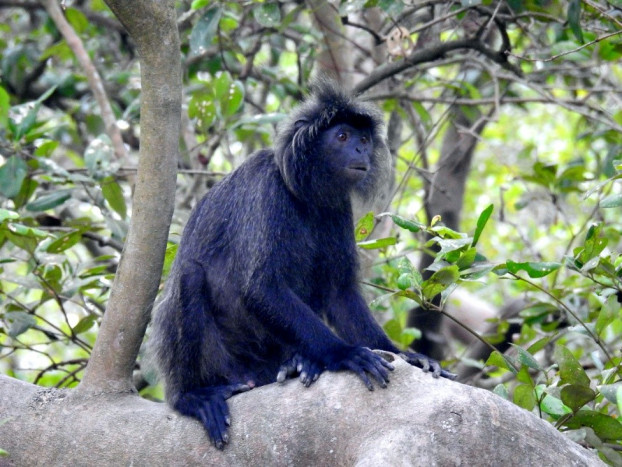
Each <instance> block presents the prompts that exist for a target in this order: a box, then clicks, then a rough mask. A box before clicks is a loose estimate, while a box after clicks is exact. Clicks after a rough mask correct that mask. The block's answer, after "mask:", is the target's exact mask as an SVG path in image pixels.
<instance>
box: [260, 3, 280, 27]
mask: <svg viewBox="0 0 622 467" xmlns="http://www.w3.org/2000/svg"><path fill="white" fill-rule="evenodd" d="M253 16H254V18H255V20H256V21H257V22H258V23H259V24H260V25H262V26H263V27H264V28H275V27H277V26H278V25H279V24H280V23H281V10H280V9H279V4H278V3H261V4H259V5H258V6H255V7H254V8H253Z"/></svg>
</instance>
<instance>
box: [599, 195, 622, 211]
mask: <svg viewBox="0 0 622 467" xmlns="http://www.w3.org/2000/svg"><path fill="white" fill-rule="evenodd" d="M599 206H600V207H601V208H619V207H620V206H622V194H617V195H610V196H607V197H606V198H604V199H602V200H601V201H600V203H599Z"/></svg>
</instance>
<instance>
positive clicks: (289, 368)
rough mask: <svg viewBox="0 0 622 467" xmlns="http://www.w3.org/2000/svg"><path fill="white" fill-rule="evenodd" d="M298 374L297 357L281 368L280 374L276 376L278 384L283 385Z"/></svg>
mask: <svg viewBox="0 0 622 467" xmlns="http://www.w3.org/2000/svg"><path fill="white" fill-rule="evenodd" d="M297 372H298V362H297V359H296V356H294V357H293V358H291V359H290V360H288V361H286V362H285V363H283V364H282V365H281V367H280V368H279V372H278V373H277V375H276V381H277V383H283V382H285V380H286V379H287V378H290V377H292V376H294V375H295V374H296V373H297Z"/></svg>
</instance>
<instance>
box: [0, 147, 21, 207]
mask: <svg viewBox="0 0 622 467" xmlns="http://www.w3.org/2000/svg"><path fill="white" fill-rule="evenodd" d="M26 175H28V165H27V164H26V162H24V161H23V160H22V159H21V158H19V157H17V156H11V157H9V159H8V160H7V161H6V162H5V163H4V165H3V166H2V167H0V193H2V194H3V195H4V196H5V197H7V198H13V197H15V196H17V195H18V194H19V190H20V189H21V187H22V183H23V181H24V179H25V178H26Z"/></svg>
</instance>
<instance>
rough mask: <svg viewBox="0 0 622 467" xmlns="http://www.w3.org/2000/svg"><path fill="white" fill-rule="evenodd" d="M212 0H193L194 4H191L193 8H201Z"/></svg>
mask: <svg viewBox="0 0 622 467" xmlns="http://www.w3.org/2000/svg"><path fill="white" fill-rule="evenodd" d="M210 2H211V0H193V2H192V5H190V9H192V10H200V9H201V8H203V7H206V6H207V5H209V4H210Z"/></svg>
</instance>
